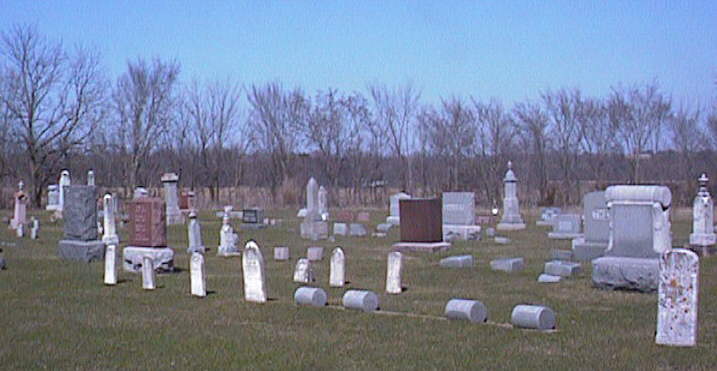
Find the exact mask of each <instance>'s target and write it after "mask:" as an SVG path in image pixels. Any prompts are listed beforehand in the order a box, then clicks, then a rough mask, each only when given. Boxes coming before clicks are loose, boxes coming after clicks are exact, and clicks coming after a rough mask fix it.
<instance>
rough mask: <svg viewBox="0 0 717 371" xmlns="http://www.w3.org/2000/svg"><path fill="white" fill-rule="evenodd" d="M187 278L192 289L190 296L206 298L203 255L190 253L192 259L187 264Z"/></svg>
mask: <svg viewBox="0 0 717 371" xmlns="http://www.w3.org/2000/svg"><path fill="white" fill-rule="evenodd" d="M189 277H190V280H191V282H190V284H191V287H192V295H194V296H199V297H205V296H207V277H206V273H205V272H204V255H202V254H200V253H198V252H195V253H192V259H191V260H190V262H189Z"/></svg>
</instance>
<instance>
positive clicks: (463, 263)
mask: <svg viewBox="0 0 717 371" xmlns="http://www.w3.org/2000/svg"><path fill="white" fill-rule="evenodd" d="M439 265H440V266H441V267H444V268H467V267H472V266H473V256H472V255H459V256H449V257H447V258H443V259H441V261H440V262H439Z"/></svg>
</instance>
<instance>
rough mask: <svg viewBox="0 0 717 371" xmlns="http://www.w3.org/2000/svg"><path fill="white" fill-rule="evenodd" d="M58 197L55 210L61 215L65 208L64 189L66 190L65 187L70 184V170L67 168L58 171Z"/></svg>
mask: <svg viewBox="0 0 717 371" xmlns="http://www.w3.org/2000/svg"><path fill="white" fill-rule="evenodd" d="M59 183H60V184H59V185H60V199H59V201H60V202H59V204H58V207H57V210H56V211H59V212H60V215H62V211H63V210H64V209H65V191H66V190H67V188H66V187H69V186H70V185H71V180H70V172H69V171H67V170H62V172H61V173H60V182H59Z"/></svg>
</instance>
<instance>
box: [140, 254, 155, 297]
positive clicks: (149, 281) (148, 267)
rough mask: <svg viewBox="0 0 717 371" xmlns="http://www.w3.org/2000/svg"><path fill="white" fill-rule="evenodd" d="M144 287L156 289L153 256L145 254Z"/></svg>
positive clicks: (143, 262) (143, 263) (143, 265)
mask: <svg viewBox="0 0 717 371" xmlns="http://www.w3.org/2000/svg"><path fill="white" fill-rule="evenodd" d="M142 288H143V289H145V290H154V289H155V286H154V263H153V262H152V258H150V257H148V256H145V257H144V258H142Z"/></svg>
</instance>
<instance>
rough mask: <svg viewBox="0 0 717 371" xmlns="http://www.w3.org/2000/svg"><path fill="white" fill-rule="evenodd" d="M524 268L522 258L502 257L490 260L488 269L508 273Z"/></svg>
mask: <svg viewBox="0 0 717 371" xmlns="http://www.w3.org/2000/svg"><path fill="white" fill-rule="evenodd" d="M523 268H525V261H524V260H523V258H502V259H495V260H491V261H490V269H492V270H494V271H503V272H508V273H513V272H518V271H522V270H523Z"/></svg>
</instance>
